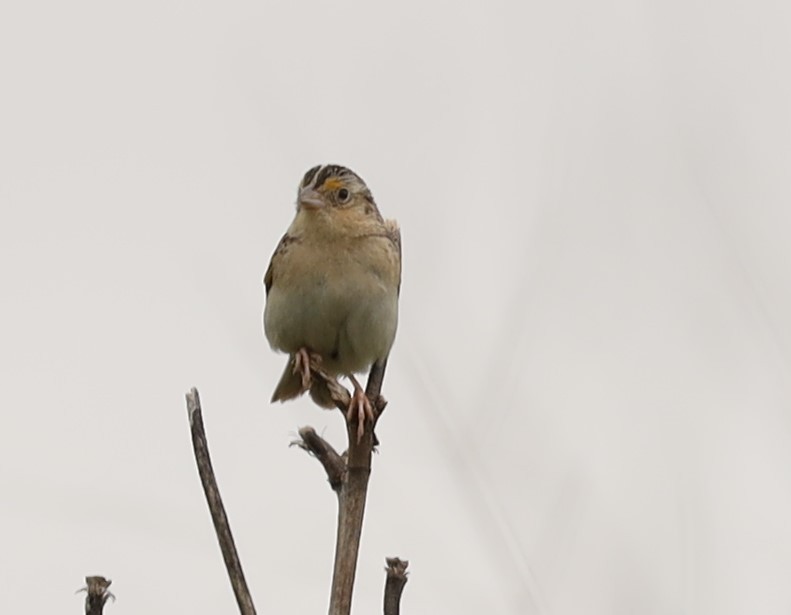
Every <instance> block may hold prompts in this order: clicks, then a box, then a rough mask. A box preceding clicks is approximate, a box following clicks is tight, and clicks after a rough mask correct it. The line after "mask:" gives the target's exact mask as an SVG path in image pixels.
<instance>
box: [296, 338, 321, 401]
mask: <svg viewBox="0 0 791 615" xmlns="http://www.w3.org/2000/svg"><path fill="white" fill-rule="evenodd" d="M311 362H312V365H314V366H317V365H319V364H320V363H321V356H320V355H318V354H316V353H315V352H309V351H308V349H307V348H305V347H304V346H303V347H302V348H300V349H299V350H297V352H295V353H294V370H293V373H294V374H300V375H301V378H302V390H301V391H300V394H301V393H304V392H305V391H307V390H308V389H309V388H310V385H311V384H312V383H313V378H312V377H311V375H310V368H311Z"/></svg>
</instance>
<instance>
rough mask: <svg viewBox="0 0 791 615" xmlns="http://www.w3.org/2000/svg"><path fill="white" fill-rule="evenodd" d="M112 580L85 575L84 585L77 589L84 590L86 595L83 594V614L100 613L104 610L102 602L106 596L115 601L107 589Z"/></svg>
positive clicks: (96, 614) (105, 600) (92, 614)
mask: <svg viewBox="0 0 791 615" xmlns="http://www.w3.org/2000/svg"><path fill="white" fill-rule="evenodd" d="M111 583H112V581H111V580H110V579H105V578H104V577H98V576H96V577H85V587H83V588H82V589H81V590H79V591H84V592H86V593H87V594H88V595H87V596H85V614H86V615H102V613H103V612H104V603H105V602H107V599H108V598H112V599H113V602H115V596H113V594H112V592H110V591H109V590H108V588H109V587H110V584H111Z"/></svg>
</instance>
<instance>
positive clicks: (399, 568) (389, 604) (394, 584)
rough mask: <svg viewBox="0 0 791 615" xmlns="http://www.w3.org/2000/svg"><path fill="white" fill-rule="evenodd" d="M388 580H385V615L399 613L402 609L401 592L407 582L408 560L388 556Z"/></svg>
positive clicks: (396, 614)
mask: <svg viewBox="0 0 791 615" xmlns="http://www.w3.org/2000/svg"><path fill="white" fill-rule="evenodd" d="M385 561H386V562H387V568H385V570H386V571H387V581H385V604H384V612H385V615H398V614H399V612H400V610H401V592H403V591H404V585H406V582H407V571H406V569H407V566H409V562H408V561H407V560H403V559H398V558H397V557H388V558H387V559H386V560H385Z"/></svg>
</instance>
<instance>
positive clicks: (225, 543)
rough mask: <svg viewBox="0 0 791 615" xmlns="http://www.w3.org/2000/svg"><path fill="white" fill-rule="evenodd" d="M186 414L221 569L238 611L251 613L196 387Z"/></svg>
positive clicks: (250, 602)
mask: <svg viewBox="0 0 791 615" xmlns="http://www.w3.org/2000/svg"><path fill="white" fill-rule="evenodd" d="M187 413H188V415H189V421H190V432H191V434H192V448H193V450H194V452H195V462H196V463H197V465H198V474H200V479H201V484H202V485H203V492H204V493H205V494H206V501H207V502H208V504H209V511H210V512H211V519H212V522H213V523H214V531H215V532H216V534H217V540H218V541H219V543H220V550H221V551H222V557H223V560H224V561H225V568H226V570H227V571H228V577H229V578H230V580H231V586H232V587H233V593H234V594H235V595H236V602H237V604H238V605H239V612H240V613H242V615H255V606H254V605H253V599H252V597H251V596H250V590H249V589H248V588H247V582H246V581H245V579H244V572H242V564H241V562H240V561H239V555H238V553H237V552H236V545H235V544H234V541H233V535H232V534H231V527H230V525H229V523H228V517H227V515H226V514H225V507H224V506H223V503H222V498H221V497H220V490H219V488H218V487H217V481H216V479H215V478H214V469H213V468H212V465H211V458H210V457H209V447H208V444H207V442H206V432H205V431H204V429H203V414H202V411H201V405H200V397H199V396H198V389H196V388H194V387H193V388H192V389H191V390H190V391H189V393H187Z"/></svg>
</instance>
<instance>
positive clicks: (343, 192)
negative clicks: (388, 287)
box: [338, 188, 349, 203]
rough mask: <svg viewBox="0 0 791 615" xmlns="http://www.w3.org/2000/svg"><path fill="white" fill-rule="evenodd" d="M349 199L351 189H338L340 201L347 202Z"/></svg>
mask: <svg viewBox="0 0 791 615" xmlns="http://www.w3.org/2000/svg"><path fill="white" fill-rule="evenodd" d="M348 200H349V191H348V190H347V189H346V188H341V189H340V190H338V202H339V203H345V202H346V201H348Z"/></svg>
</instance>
